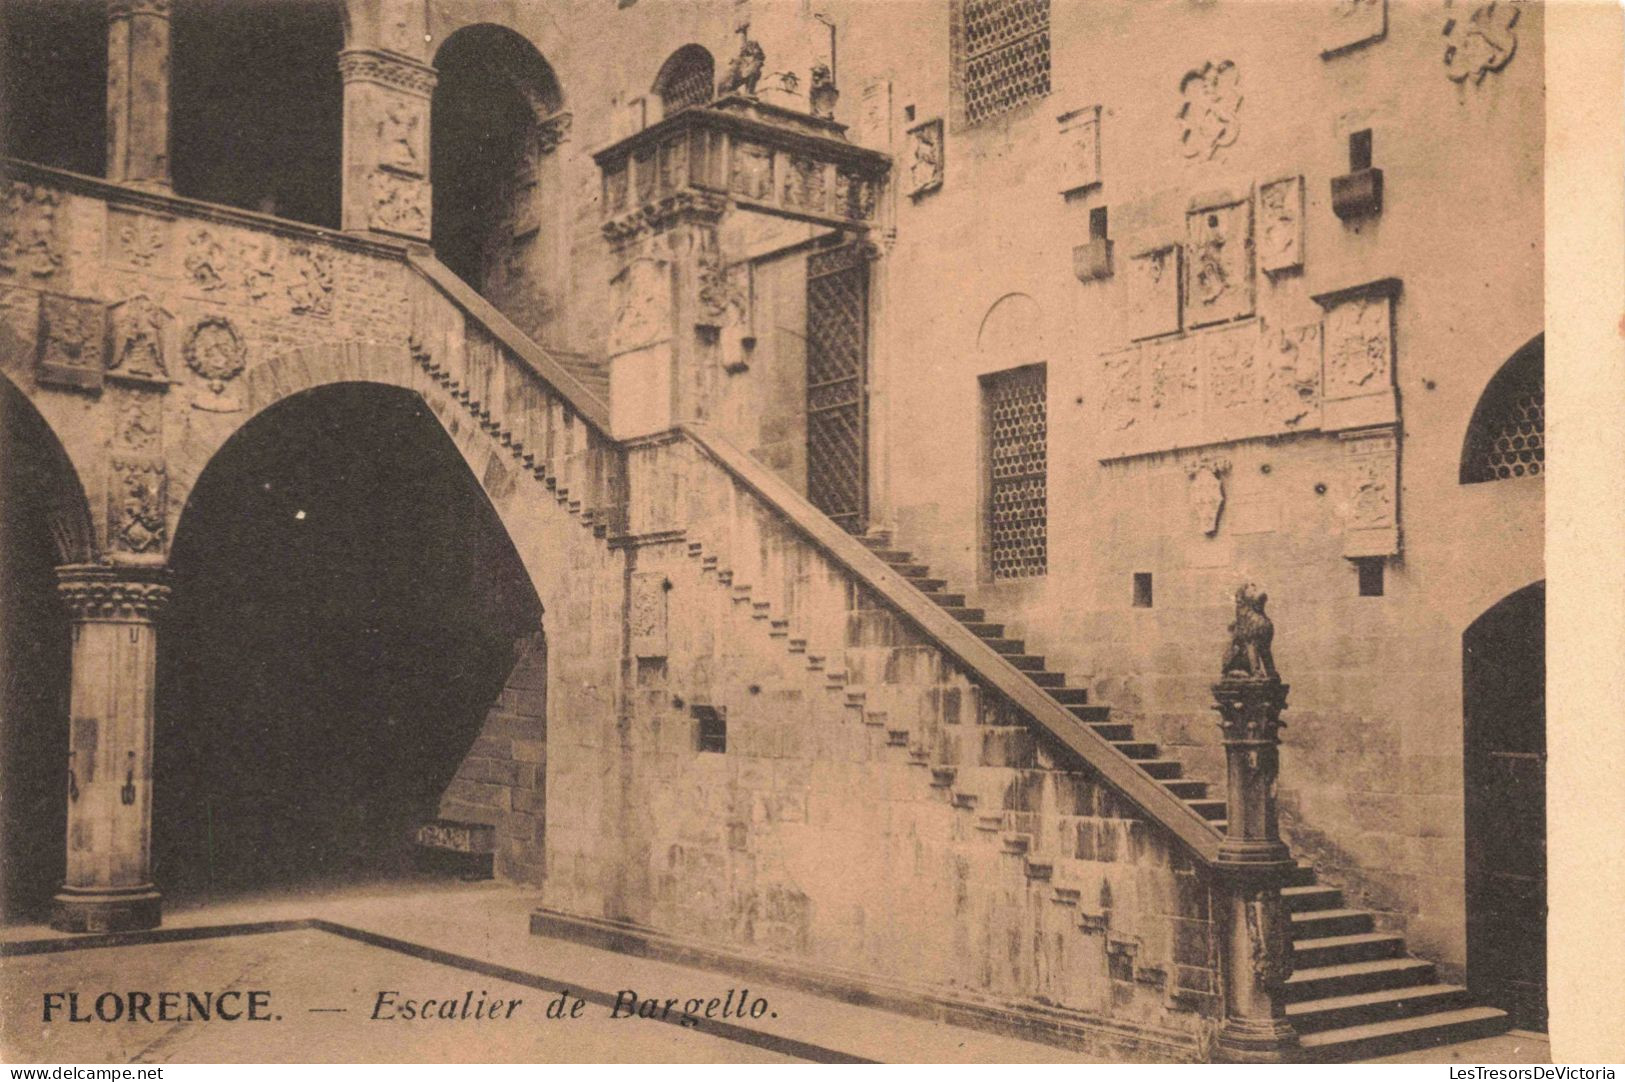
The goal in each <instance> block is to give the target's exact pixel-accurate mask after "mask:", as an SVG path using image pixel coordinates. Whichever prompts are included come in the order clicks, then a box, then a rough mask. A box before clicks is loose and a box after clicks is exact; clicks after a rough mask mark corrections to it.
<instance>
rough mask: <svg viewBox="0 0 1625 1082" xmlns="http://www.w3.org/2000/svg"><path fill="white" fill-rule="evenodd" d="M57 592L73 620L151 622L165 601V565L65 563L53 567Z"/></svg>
mask: <svg viewBox="0 0 1625 1082" xmlns="http://www.w3.org/2000/svg"><path fill="white" fill-rule="evenodd" d="M56 577H57V586H56V590H57V595H58V596H59V597H61V598H62V603H63V604H65V605H67V606H68V613H69V615H70V616H71V618H72V619H73V621H74V622H75V623H81V624H84V623H119V624H146V623H151V622H152V620H153V619H154V618H155V617H156V616H157V615H158V613H159V611H160V610H161V609H162V608H163V607H164V605H165V604H166V603H167V602H168V601H169V569H168V568H167V567H107V566H103V565H101V564H69V565H68V566H66V567H59V568H57V569H56Z"/></svg>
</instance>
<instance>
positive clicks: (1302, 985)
mask: <svg viewBox="0 0 1625 1082" xmlns="http://www.w3.org/2000/svg"><path fill="white" fill-rule="evenodd" d="M1434 979H1435V978H1434V968H1433V963H1432V962H1427V961H1424V960H1422V959H1421V958H1379V959H1377V960H1376V961H1373V962H1348V963H1344V964H1342V965H1329V966H1310V965H1304V964H1303V962H1302V961H1301V960H1299V961H1297V963H1296V965H1295V968H1294V969H1293V971H1292V976H1290V977H1288V978H1287V979H1286V989H1285V991H1286V999H1287V1001H1288V1002H1290V1003H1303V1002H1306V1001H1309V1000H1315V999H1326V998H1328V997H1332V996H1352V995H1358V994H1359V993H1361V992H1376V991H1380V990H1382V989H1384V988H1411V987H1415V986H1417V985H1423V984H1432V983H1434Z"/></svg>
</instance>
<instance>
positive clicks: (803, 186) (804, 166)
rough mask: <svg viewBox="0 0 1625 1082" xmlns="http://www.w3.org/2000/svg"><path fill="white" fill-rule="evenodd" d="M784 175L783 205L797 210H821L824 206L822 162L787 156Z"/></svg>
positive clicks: (794, 155) (797, 156)
mask: <svg viewBox="0 0 1625 1082" xmlns="http://www.w3.org/2000/svg"><path fill="white" fill-rule="evenodd" d="M788 161H789V165H790V167H789V168H788V169H786V170H785V176H784V205H785V206H786V207H790V208H793V209H798V210H817V211H822V210H824V209H825V207H826V199H825V186H824V164H823V163H822V162H820V161H818V160H817V159H816V158H803V157H801V156H800V155H796V154H792V155H790V156H789V159H788Z"/></svg>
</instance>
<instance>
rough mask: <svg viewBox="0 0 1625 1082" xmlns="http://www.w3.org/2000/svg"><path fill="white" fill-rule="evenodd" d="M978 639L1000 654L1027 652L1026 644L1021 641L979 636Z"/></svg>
mask: <svg viewBox="0 0 1625 1082" xmlns="http://www.w3.org/2000/svg"><path fill="white" fill-rule="evenodd" d="M978 638H980V639H981V640H982V641H983V642H985V643H987V644H988V645H989V646H991V647H993V649H994V650H995V651H996V652H998V653H1001V654H1021V653H1025V652H1026V650H1027V643H1026V641H1025V640H1023V639H1004V638H994V637H993V636H991V635H980V636H978Z"/></svg>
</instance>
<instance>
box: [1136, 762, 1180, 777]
mask: <svg viewBox="0 0 1625 1082" xmlns="http://www.w3.org/2000/svg"><path fill="white" fill-rule="evenodd" d="M1134 765H1136V766H1138V767H1139V768H1140V769H1141V770H1143V771H1145V772H1146V773H1147V774H1150V775H1151V776H1152V777H1153V778H1157V779H1159V780H1161V781H1168V780H1170V779H1173V778H1177V777H1179V776H1180V775H1181V774H1183V773H1185V764H1184V763H1181V762H1180V761H1179V760H1178V759H1141V760H1139V761H1138V762H1137V763H1135V764H1134Z"/></svg>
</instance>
